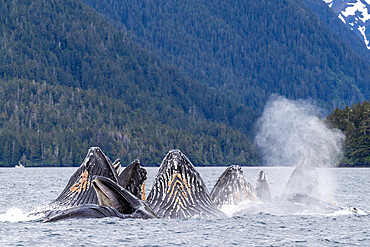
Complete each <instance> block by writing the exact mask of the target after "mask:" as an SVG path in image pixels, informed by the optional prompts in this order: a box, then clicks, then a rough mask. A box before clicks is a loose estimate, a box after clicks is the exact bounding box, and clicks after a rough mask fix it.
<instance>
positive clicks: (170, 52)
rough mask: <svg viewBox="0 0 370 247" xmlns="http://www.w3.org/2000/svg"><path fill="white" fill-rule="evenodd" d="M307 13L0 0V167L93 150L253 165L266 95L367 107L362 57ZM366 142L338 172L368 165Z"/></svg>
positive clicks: (287, 7)
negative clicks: (178, 153) (176, 153)
mask: <svg viewBox="0 0 370 247" xmlns="http://www.w3.org/2000/svg"><path fill="white" fill-rule="evenodd" d="M272 9H275V11H272ZM312 18H313V19H314V20H316V19H315V18H316V17H315V16H314V15H313V14H312V13H311V12H310V11H309V10H308V9H307V8H305V7H302V6H300V5H298V4H296V3H295V1H292V0H284V1H277V2H275V1H265V0H262V1H260V2H259V4H256V3H255V2H252V1H235V3H231V2H228V1H221V0H218V1H216V2H214V1H212V2H211V1H197V0H192V1H188V2H181V1H175V0H171V1H155V2H154V1H141V0H138V1H125V0H124V1H116V0H111V1H105V0H104V1H92V0H85V1H81V0H75V1H69V0H49V1H43V0H33V1H19V0H13V1H9V0H0V144H1V145H0V166H14V165H16V164H18V162H19V161H21V162H22V163H23V164H25V165H26V166H77V165H79V164H81V162H82V161H83V159H84V156H85V155H86V152H87V150H88V148H89V147H91V146H99V147H101V148H102V150H103V151H104V152H105V153H106V154H107V155H108V157H110V158H111V159H113V160H114V159H116V158H120V159H121V161H122V163H123V164H128V163H130V162H131V161H133V160H134V159H136V158H138V159H140V161H141V162H142V163H143V164H144V165H159V164H160V162H161V160H162V159H163V157H164V156H165V154H166V153H167V151H168V150H170V149H173V148H179V149H181V150H182V151H183V152H184V153H185V154H186V155H187V156H188V157H189V159H190V160H191V161H192V162H193V163H194V164H195V165H205V166H208V165H231V164H238V165H259V164H260V157H259V154H258V150H256V148H255V146H254V144H253V143H252V141H251V140H252V139H253V130H254V129H253V126H254V123H255V121H256V120H257V119H258V117H259V116H260V114H261V112H262V110H263V107H264V104H265V102H266V100H267V99H268V98H269V97H270V95H271V94H273V93H277V94H280V95H284V96H286V97H288V98H291V99H297V98H304V99H306V98H310V99H313V100H314V101H315V102H317V104H318V105H319V106H322V107H325V109H326V110H327V111H328V112H329V111H331V110H332V109H334V108H339V109H343V108H344V107H345V106H346V105H355V104H357V103H358V102H363V101H364V100H365V99H368V98H370V97H369V93H370V91H369V81H370V73H368V71H370V64H369V62H368V61H366V60H365V59H363V58H362V57H360V56H358V55H357V54H356V52H353V51H352V50H351V49H350V47H348V46H347V45H346V44H345V43H343V42H341V41H340V39H337V37H335V35H334V34H332V33H331V32H328V30H327V28H326V27H325V26H323V25H321V24H320V23H319V22H316V21H312ZM241 23H243V25H240V24H241ZM366 104H367V103H365V104H364V105H366ZM356 106H357V105H356ZM339 109H336V110H335V112H334V113H335V114H336V116H337V118H338V121H339V120H340V119H339V118H340V117H339V116H343V117H344V116H345V114H344V115H343V114H342V115H340V114H339V113H340V112H341V111H342V110H339ZM347 109H350V108H348V107H347V108H345V109H344V111H345V110H347ZM354 109H355V108H353V111H354ZM367 109H368V108H367ZM334 113H333V114H334ZM347 115H348V114H347ZM330 116H332V115H330ZM364 116H365V115H364ZM366 116H367V117H366ZM366 116H365V117H364V119H365V120H364V123H365V124H367V126H368V120H366V119H368V117H369V116H368V115H366ZM356 117H357V115H356V116H352V118H354V119H355V118H356ZM329 119H330V121H332V120H331V118H329ZM361 121H362V120H361ZM332 122H333V121H332ZM338 123H339V122H338ZM336 124H337V123H336V122H335V121H334V122H333V126H335V127H338V128H341V127H342V126H341V125H338V126H337V125H336ZM361 124H363V123H362V122H361ZM361 124H360V125H361ZM355 126H357V125H356V124H355ZM361 126H363V125H361ZM346 128H347V127H346ZM346 133H347V134H349V135H350V136H351V135H352V134H353V133H352V132H346ZM363 134H365V137H366V135H367V136H368V132H366V131H365V132H364V131H363V128H362V129H361V131H359V132H358V134H356V135H355V134H353V138H349V139H347V141H348V143H346V145H347V147H349V148H350V149H351V148H352V149H353V150H352V149H351V150H352V151H351V152H347V153H346V155H349V156H348V157H347V158H346V160H345V161H346V162H347V163H348V164H351V165H359V164H368V163H366V162H368V159H367V161H366V157H365V158H364V157H363V156H361V157H362V158H360V156H356V158H352V156H351V155H353V154H354V153H355V151H356V150H357V149H355V148H356V145H357V143H360V142H361V143H362V144H361V145H364V144H363V142H362V141H363V138H362V137H361V135H363ZM365 139H366V138H365ZM366 140H368V139H366ZM366 140H365V146H366ZM352 141H353V142H354V144H352ZM351 145H352V146H351ZM350 156H351V157H350ZM362 162H365V163H362Z"/></svg>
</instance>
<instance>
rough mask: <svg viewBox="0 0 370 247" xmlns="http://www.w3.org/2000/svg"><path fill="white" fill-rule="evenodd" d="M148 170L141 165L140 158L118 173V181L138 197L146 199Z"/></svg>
mask: <svg viewBox="0 0 370 247" xmlns="http://www.w3.org/2000/svg"><path fill="white" fill-rule="evenodd" d="M146 178H147V172H146V170H145V169H144V168H143V167H141V166H140V161H139V160H138V159H136V160H134V161H133V162H132V163H131V164H129V165H128V166H127V167H125V169H124V170H123V171H121V172H120V174H119V175H118V183H119V184H120V185H121V186H122V187H123V188H125V189H127V190H128V191H130V192H131V194H133V195H134V196H136V197H137V198H140V199H141V200H143V201H145V181H146Z"/></svg>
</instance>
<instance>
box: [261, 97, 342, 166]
mask: <svg viewBox="0 0 370 247" xmlns="http://www.w3.org/2000/svg"><path fill="white" fill-rule="evenodd" d="M319 114H320V109H318V108H316V107H314V106H313V105H312V104H310V103H309V102H308V101H302V100H299V101H293V100H288V99H286V98H284V97H281V96H273V97H272V98H271V99H270V100H269V101H268V102H267V104H266V107H265V110H264V112H263V115H262V117H261V118H260V119H259V121H258V129H259V131H258V134H257V136H256V138H255V142H256V144H257V145H258V146H259V147H260V148H261V151H262V153H263V158H264V163H265V165H273V166H297V165H298V164H304V165H308V166H312V167H334V166H336V165H337V164H338V162H339V158H340V156H341V154H342V143H343V141H344V135H343V133H342V132H341V131H340V130H337V129H331V128H329V127H328V126H327V125H326V124H325V123H324V121H323V120H322V119H320V118H319V117H318V116H319Z"/></svg>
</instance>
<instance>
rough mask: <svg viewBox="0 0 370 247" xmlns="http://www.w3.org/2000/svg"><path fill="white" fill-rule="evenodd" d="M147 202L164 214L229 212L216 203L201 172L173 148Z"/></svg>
mask: <svg viewBox="0 0 370 247" xmlns="http://www.w3.org/2000/svg"><path fill="white" fill-rule="evenodd" d="M147 202H148V204H149V205H150V206H151V208H152V209H153V211H154V212H155V213H156V214H157V215H158V216H159V217H164V218H190V217H220V216H226V215H225V214H224V213H222V212H221V211H220V210H218V209H217V208H216V206H215V205H214V204H213V202H212V200H211V198H210V196H209V194H208V190H207V188H206V186H205V184H204V182H203V180H202V178H201V177H200V175H199V173H198V172H197V171H196V170H195V168H194V166H193V164H192V163H191V162H190V160H189V159H188V158H187V157H186V156H185V155H184V154H183V153H182V152H181V151H180V150H178V149H174V150H170V151H169V152H168V153H167V155H166V156H165V158H164V159H163V161H162V163H161V165H160V167H159V171H158V173H157V175H156V177H155V180H154V183H153V187H152V190H151V191H150V193H149V195H148V198H147Z"/></svg>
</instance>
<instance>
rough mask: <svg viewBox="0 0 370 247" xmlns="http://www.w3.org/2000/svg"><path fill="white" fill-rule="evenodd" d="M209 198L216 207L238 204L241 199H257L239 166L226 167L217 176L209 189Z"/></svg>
mask: <svg viewBox="0 0 370 247" xmlns="http://www.w3.org/2000/svg"><path fill="white" fill-rule="evenodd" d="M211 199H212V201H213V203H214V204H215V205H216V207H217V208H221V207H222V206H223V205H238V204H239V203H241V202H243V201H258V198H257V196H256V195H255V192H254V189H253V188H252V186H251V185H250V184H249V183H248V182H247V181H245V179H244V176H243V170H242V168H241V167H240V166H237V165H232V166H230V167H228V168H227V169H226V170H225V171H224V172H223V173H222V174H221V176H220V177H219V179H218V181H217V182H216V184H215V186H214V187H213V189H212V191H211Z"/></svg>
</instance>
